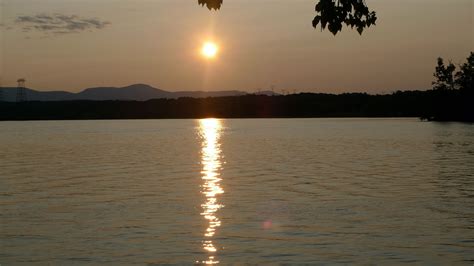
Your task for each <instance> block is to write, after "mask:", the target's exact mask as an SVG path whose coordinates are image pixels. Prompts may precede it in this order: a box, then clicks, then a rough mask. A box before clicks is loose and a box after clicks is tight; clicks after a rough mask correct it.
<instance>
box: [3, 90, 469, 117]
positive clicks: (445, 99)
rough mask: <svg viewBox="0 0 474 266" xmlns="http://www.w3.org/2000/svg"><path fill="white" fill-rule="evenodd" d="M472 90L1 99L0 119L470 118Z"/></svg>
mask: <svg viewBox="0 0 474 266" xmlns="http://www.w3.org/2000/svg"><path fill="white" fill-rule="evenodd" d="M473 96H474V95H473V93H472V92H471V91H468V90H439V89H436V90H428V91H397V92H395V93H392V94H387V95H369V94H366V93H345V94H339V95H335V94H322V93H300V94H290V95H278V96H266V95H244V96H230V97H208V98H186V97H185V98H179V99H153V100H148V101H56V102H40V101H30V102H19V103H13V102H0V120H2V121H8V120H10V121H11V120H93V119H166V118H206V117H215V118H305V117H307V118H310V117H419V118H420V119H423V120H429V121H463V122H474V112H473V109H474V108H473V107H472V106H473V104H472V99H474V97H473Z"/></svg>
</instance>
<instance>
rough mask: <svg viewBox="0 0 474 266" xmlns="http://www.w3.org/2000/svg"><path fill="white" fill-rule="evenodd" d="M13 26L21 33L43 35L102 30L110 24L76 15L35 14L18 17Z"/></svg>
mask: <svg viewBox="0 0 474 266" xmlns="http://www.w3.org/2000/svg"><path fill="white" fill-rule="evenodd" d="M15 24H16V25H18V26H19V27H21V29H22V31H23V32H31V31H39V32H43V33H53V34H68V33H79V32H82V31H90V30H94V29H103V28H104V27H105V26H107V25H109V24H110V22H108V21H102V20H100V19H98V18H83V17H79V16H76V15H62V14H51V15H48V14H37V15H33V16H18V17H17V18H16V20H15Z"/></svg>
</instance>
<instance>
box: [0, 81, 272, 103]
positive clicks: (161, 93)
mask: <svg viewBox="0 0 474 266" xmlns="http://www.w3.org/2000/svg"><path fill="white" fill-rule="evenodd" d="M25 92H26V98H27V100H28V101H75V100H90V101H107V100H122V101H147V100H151V99H162V98H168V99H177V98H182V97H190V98H206V97H224V96H240V95H245V94H248V93H247V92H243V91H237V90H230V91H177V92H171V91H165V90H160V89H157V88H154V87H152V86H149V85H146V84H134V85H130V86H126V87H96V88H88V89H85V90H83V91H81V92H78V93H73V92H67V91H38V90H33V89H29V88H25ZM257 94H260V95H277V94H276V93H274V92H272V91H261V92H258V93H257ZM16 95H17V88H16V87H0V100H3V101H7V102H14V101H16Z"/></svg>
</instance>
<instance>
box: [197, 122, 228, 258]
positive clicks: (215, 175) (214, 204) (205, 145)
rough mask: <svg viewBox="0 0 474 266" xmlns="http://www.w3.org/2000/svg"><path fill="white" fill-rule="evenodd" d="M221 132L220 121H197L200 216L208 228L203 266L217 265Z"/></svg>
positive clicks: (204, 243)
mask: <svg viewBox="0 0 474 266" xmlns="http://www.w3.org/2000/svg"><path fill="white" fill-rule="evenodd" d="M221 130H222V124H221V121H220V120H218V119H213V118H212V119H211V118H210V119H201V120H199V131H200V135H201V138H202V150H201V164H202V170H201V174H202V177H201V178H202V180H203V184H202V186H201V193H202V194H204V196H205V202H204V203H203V204H201V207H202V209H203V211H202V213H201V215H202V216H203V217H204V219H206V220H207V222H208V226H207V229H206V231H205V232H204V240H203V248H204V250H205V251H206V252H208V253H209V257H208V259H207V260H206V261H201V262H200V263H204V264H217V263H219V261H218V260H216V257H215V253H216V251H217V248H216V246H215V245H214V242H213V237H214V235H215V233H216V230H217V228H218V227H219V226H221V221H220V220H219V218H218V217H217V211H218V210H219V209H220V208H222V207H223V205H222V204H219V201H218V195H219V194H222V193H224V190H223V189H222V187H221V186H220V181H221V180H222V179H221V178H220V170H221V166H222V162H221V149H220V142H219V140H220V135H221Z"/></svg>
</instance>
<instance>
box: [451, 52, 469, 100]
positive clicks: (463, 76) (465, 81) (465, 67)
mask: <svg viewBox="0 0 474 266" xmlns="http://www.w3.org/2000/svg"><path fill="white" fill-rule="evenodd" d="M466 61H467V62H466V63H464V64H462V65H461V66H460V70H459V71H458V72H457V73H456V75H455V77H456V81H455V82H456V84H457V85H458V86H459V88H460V89H461V90H463V91H470V92H472V91H473V90H474V53H473V52H471V54H470V55H469V57H468V58H467V59H466Z"/></svg>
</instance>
